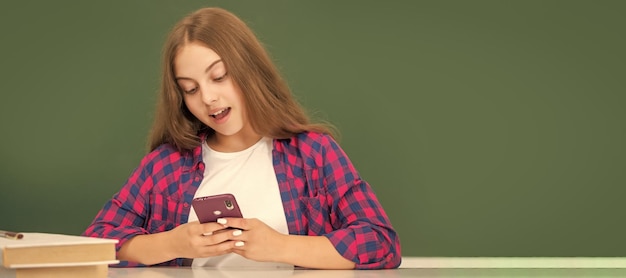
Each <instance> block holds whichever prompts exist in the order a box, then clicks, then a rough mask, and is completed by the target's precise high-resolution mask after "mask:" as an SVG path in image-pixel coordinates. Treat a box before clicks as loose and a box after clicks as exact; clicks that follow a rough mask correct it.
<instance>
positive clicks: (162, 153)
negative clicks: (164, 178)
mask: <svg viewBox="0 0 626 278" xmlns="http://www.w3.org/2000/svg"><path fill="white" fill-rule="evenodd" d="M201 156H202V150H201V148H200V147H198V148H195V149H193V150H191V151H180V150H178V149H177V148H176V147H174V146H173V145H172V144H169V143H165V144H161V145H159V146H158V147H156V148H155V149H154V150H152V151H150V152H149V153H148V154H146V155H145V156H144V157H143V159H142V161H141V164H142V165H157V164H158V165H172V166H177V165H178V166H180V165H185V164H188V163H186V162H192V161H195V160H200V159H201Z"/></svg>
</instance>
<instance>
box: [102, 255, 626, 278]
mask: <svg viewBox="0 0 626 278" xmlns="http://www.w3.org/2000/svg"><path fill="white" fill-rule="evenodd" d="M402 261H403V262H402V265H401V266H400V267H401V268H399V269H387V270H304V269H295V270H291V269H289V270H268V269H237V270H235V269H233V270H217V269H212V268H191V267H144V268H109V278H131V277H132V278H170V277H171V278H199V277H211V278H283V277H300V278H307V277H311V278H314V277H315V278H317V277H322V278H376V277H384V278H396V277H491V278H492V277H626V258H411V257H409V258H403V259H402Z"/></svg>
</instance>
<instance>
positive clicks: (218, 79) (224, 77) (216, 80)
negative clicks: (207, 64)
mask: <svg viewBox="0 0 626 278" xmlns="http://www.w3.org/2000/svg"><path fill="white" fill-rule="evenodd" d="M227 75H228V73H224V75H222V76H220V77H216V78H213V81H215V82H222V81H224V79H226V76H227Z"/></svg>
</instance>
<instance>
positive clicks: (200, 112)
mask: <svg viewBox="0 0 626 278" xmlns="http://www.w3.org/2000/svg"><path fill="white" fill-rule="evenodd" d="M174 75H175V78H176V82H177V83H178V86H179V87H180V89H181V90H182V91H183V99H184V101H185V105H186V106H187V108H188V109H189V111H191V113H192V114H193V115H194V116H196V118H198V120H200V121H201V122H203V123H204V124H206V125H207V126H209V127H210V128H212V129H213V130H215V138H211V140H215V141H213V143H215V144H216V146H226V145H231V146H232V145H233V144H232V143H230V142H238V143H236V144H235V145H240V143H244V142H253V143H254V142H256V141H258V139H259V138H260V137H259V136H258V135H256V133H255V132H254V131H253V129H252V127H251V126H250V123H249V121H248V119H247V115H246V112H245V103H244V100H243V97H242V92H241V90H240V89H239V88H238V87H237V86H235V84H234V83H233V81H232V78H230V76H229V75H228V70H227V68H226V65H224V62H222V60H221V58H220V56H219V55H217V53H215V51H213V50H212V49H210V48H208V47H206V46H204V45H202V44H199V43H194V42H191V43H187V44H186V45H184V46H183V47H182V48H181V49H180V50H179V51H178V53H177V54H176V56H175V58H174ZM251 140H252V141H251ZM246 145H247V144H246ZM211 147H213V146H211ZM242 147H245V146H242ZM231 151H236V150H231Z"/></svg>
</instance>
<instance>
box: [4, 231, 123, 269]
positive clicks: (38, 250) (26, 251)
mask: <svg viewBox="0 0 626 278" xmlns="http://www.w3.org/2000/svg"><path fill="white" fill-rule="evenodd" d="M22 234H23V235H24V238H22V239H19V240H15V239H7V238H0V253H1V254H0V255H2V256H0V257H1V258H0V265H1V266H3V267H5V268H41V267H50V266H68V265H76V266H78V265H80V264H83V265H93V264H102V263H104V262H106V263H107V264H108V263H116V262H117V261H116V258H115V244H116V243H117V242H118V241H117V240H116V239H103V238H92V237H84V236H75V235H65V234H50V233H22Z"/></svg>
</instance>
